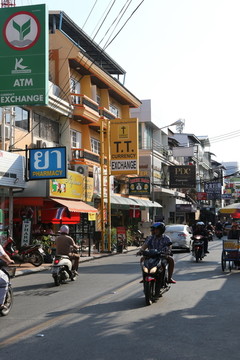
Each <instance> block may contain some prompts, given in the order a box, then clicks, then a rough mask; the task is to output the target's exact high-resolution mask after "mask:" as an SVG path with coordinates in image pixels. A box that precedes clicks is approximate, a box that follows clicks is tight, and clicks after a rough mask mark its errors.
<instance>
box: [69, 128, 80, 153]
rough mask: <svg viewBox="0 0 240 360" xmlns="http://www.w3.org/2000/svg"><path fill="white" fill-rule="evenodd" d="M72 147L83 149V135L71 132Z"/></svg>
mask: <svg viewBox="0 0 240 360" xmlns="http://www.w3.org/2000/svg"><path fill="white" fill-rule="evenodd" d="M70 133H71V147H72V148H78V149H79V148H81V147H82V134H81V133H80V132H79V131H75V130H71V131H70Z"/></svg>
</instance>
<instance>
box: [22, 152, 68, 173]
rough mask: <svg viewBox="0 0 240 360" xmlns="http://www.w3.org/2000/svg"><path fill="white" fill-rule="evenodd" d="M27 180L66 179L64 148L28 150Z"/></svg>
mask: <svg viewBox="0 0 240 360" xmlns="http://www.w3.org/2000/svg"><path fill="white" fill-rule="evenodd" d="M29 153H30V155H29V180H41V179H56V178H59V179H61V178H66V177H67V166H66V147H57V148H44V149H29Z"/></svg>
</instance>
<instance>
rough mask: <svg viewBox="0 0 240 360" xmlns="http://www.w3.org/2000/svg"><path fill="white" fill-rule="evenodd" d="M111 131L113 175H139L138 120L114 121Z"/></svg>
mask: <svg viewBox="0 0 240 360" xmlns="http://www.w3.org/2000/svg"><path fill="white" fill-rule="evenodd" d="M110 131H111V132H110V152H111V162H110V164H111V175H123V174H124V175H128V174H136V175H137V174H138V173H139V156H138V119H137V118H133V119H127V120H124V119H113V120H111V121H110Z"/></svg>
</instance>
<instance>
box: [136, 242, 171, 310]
mask: <svg viewBox="0 0 240 360" xmlns="http://www.w3.org/2000/svg"><path fill="white" fill-rule="evenodd" d="M137 255H143V258H142V260H141V267H142V275H143V280H142V282H143V292H144V295H145V301H146V305H151V304H152V303H153V302H155V301H157V300H158V299H159V298H160V297H161V296H162V295H163V294H164V293H165V292H166V291H168V290H169V289H170V285H169V284H168V283H167V279H168V262H167V255H166V254H165V253H162V252H160V251H157V250H154V249H153V250H144V251H140V252H139V253H137Z"/></svg>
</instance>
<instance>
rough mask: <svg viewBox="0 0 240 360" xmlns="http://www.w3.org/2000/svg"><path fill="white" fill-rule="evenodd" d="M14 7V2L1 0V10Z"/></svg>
mask: <svg viewBox="0 0 240 360" xmlns="http://www.w3.org/2000/svg"><path fill="white" fill-rule="evenodd" d="M13 6H16V1H10V0H1V8H7V7H13Z"/></svg>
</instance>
